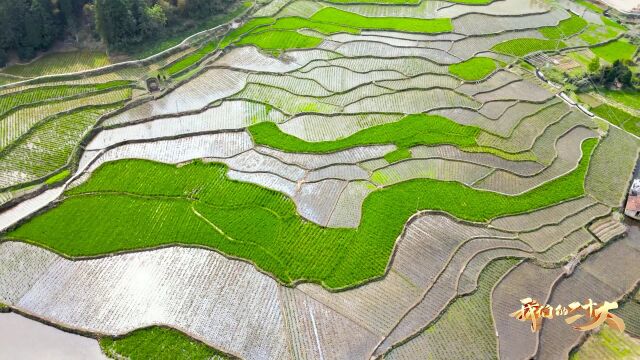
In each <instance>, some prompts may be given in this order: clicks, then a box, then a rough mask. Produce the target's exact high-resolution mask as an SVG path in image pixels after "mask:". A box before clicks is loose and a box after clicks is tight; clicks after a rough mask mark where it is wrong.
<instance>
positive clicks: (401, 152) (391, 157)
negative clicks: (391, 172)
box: [384, 148, 411, 164]
mask: <svg viewBox="0 0 640 360" xmlns="http://www.w3.org/2000/svg"><path fill="white" fill-rule="evenodd" d="M410 157H411V151H410V150H409V149H405V148H400V149H398V150H395V151H392V152H390V153H388V154H387V155H385V156H384V159H385V160H387V162H389V163H390V164H391V163H394V162H397V161H400V160H404V159H408V158H410Z"/></svg>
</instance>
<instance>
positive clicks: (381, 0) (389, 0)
mask: <svg viewBox="0 0 640 360" xmlns="http://www.w3.org/2000/svg"><path fill="white" fill-rule="evenodd" d="M327 2H330V3H334V4H385V5H417V4H420V2H421V0H327Z"/></svg>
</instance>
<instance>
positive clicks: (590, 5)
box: [575, 0, 604, 14]
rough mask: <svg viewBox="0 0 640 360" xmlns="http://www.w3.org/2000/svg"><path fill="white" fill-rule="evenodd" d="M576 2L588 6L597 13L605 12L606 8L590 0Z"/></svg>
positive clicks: (576, 0)
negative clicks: (603, 8)
mask: <svg viewBox="0 0 640 360" xmlns="http://www.w3.org/2000/svg"><path fill="white" fill-rule="evenodd" d="M575 2H577V3H578V4H580V5H582V6H584V7H586V8H587V9H589V10H591V11H593V12H595V13H596V14H602V13H604V10H602V9H601V8H600V7H599V6H597V5H595V4H594V3H592V2H591V1H589V0H575Z"/></svg>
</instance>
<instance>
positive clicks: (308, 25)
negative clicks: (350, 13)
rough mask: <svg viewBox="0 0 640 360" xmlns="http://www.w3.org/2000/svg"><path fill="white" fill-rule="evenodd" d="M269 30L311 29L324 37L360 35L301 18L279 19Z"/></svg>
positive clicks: (357, 30)
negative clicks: (343, 34) (340, 34)
mask: <svg viewBox="0 0 640 360" xmlns="http://www.w3.org/2000/svg"><path fill="white" fill-rule="evenodd" d="M269 29H273V30H298V29H311V30H315V31H317V32H320V33H323V34H325V35H331V34H337V33H341V32H342V33H350V34H358V33H360V30H359V29H356V28H353V27H348V26H342V25H336V24H328V23H323V22H318V21H313V20H309V19H305V18H302V17H297V16H296V17H285V18H280V19H278V21H276V22H275V24H273V25H271V26H270V27H269Z"/></svg>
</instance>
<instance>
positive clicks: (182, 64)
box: [164, 41, 218, 76]
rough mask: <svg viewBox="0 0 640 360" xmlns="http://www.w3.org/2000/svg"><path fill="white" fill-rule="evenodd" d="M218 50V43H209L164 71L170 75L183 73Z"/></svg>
mask: <svg viewBox="0 0 640 360" xmlns="http://www.w3.org/2000/svg"><path fill="white" fill-rule="evenodd" d="M217 48H218V42H217V41H211V42H209V43H207V44H206V45H205V46H203V47H201V48H200V49H198V50H196V51H194V52H193V53H191V54H189V55H187V56H185V57H184V58H182V59H180V60H178V61H176V62H175V63H173V64H171V65H170V66H169V67H167V68H166V69H164V71H165V72H166V73H167V74H168V75H169V76H172V75H175V74H177V73H179V72H181V71H182V70H184V69H186V68H188V67H189V66H191V65H193V64H195V63H197V62H198V61H200V60H202V59H203V58H204V57H205V56H207V55H208V54H210V53H211V52H213V51H214V50H215V49H217Z"/></svg>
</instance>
